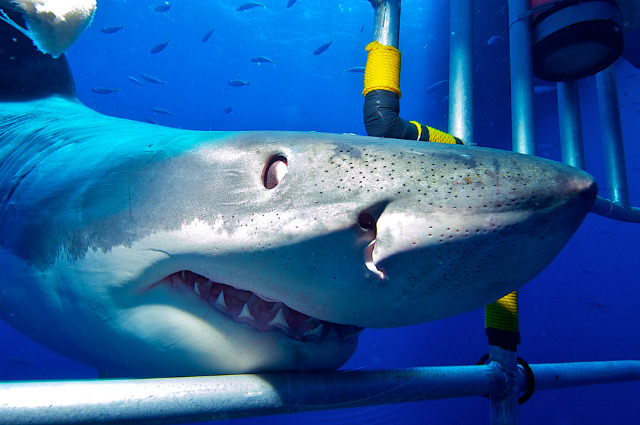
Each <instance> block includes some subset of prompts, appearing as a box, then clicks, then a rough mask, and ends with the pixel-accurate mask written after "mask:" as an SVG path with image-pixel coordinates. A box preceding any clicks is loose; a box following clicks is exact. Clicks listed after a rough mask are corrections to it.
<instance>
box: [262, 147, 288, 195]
mask: <svg viewBox="0 0 640 425" xmlns="http://www.w3.org/2000/svg"><path fill="white" fill-rule="evenodd" d="M288 170H289V167H288V165H287V158H285V157H284V156H282V155H275V156H273V157H271V159H270V160H269V162H267V165H266V166H265V167H264V170H263V171H262V184H264V187H266V188H267V189H273V188H274V187H276V186H277V185H278V184H280V182H281V181H282V179H283V178H284V176H285V174H287V171H288Z"/></svg>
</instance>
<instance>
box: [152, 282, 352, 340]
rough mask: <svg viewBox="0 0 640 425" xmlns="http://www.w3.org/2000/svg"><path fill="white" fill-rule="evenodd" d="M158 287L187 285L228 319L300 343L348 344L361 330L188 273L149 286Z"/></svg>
mask: <svg viewBox="0 0 640 425" xmlns="http://www.w3.org/2000/svg"><path fill="white" fill-rule="evenodd" d="M159 284H167V285H170V286H171V287H178V286H183V285H184V286H187V287H188V288H189V289H190V290H192V291H193V292H194V293H195V294H196V295H197V296H198V297H200V299H201V300H202V301H204V302H206V303H207V304H209V306H210V307H212V308H213V309H214V310H216V311H217V312H218V313H220V314H222V315H223V316H225V317H226V318H228V319H230V320H233V321H235V322H239V323H243V324H245V325H247V326H249V327H251V328H252V329H254V330H256V331H260V332H269V331H275V332H280V333H282V334H284V335H285V336H287V337H289V338H291V339H293V340H296V341H300V342H310V343H314V342H315V343H323V342H327V341H334V342H339V343H345V344H352V343H354V342H355V341H357V338H358V335H359V334H360V332H362V330H363V329H364V328H362V327H359V326H353V325H344V324H338V323H332V322H327V321H324V320H320V319H316V318H314V317H311V316H308V315H306V314H304V313H301V312H299V311H297V310H294V309H291V308H290V307H289V306H287V305H286V304H284V303H282V302H278V301H273V300H265V299H264V298H262V297H260V296H258V295H257V294H254V293H253V292H251V291H245V290H242V289H237V288H234V287H233V286H230V285H226V284H224V283H219V282H214V281H211V280H209V279H207V278H206V277H204V276H201V275H199V274H197V273H194V272H192V271H189V270H182V271H179V272H176V273H173V274H171V275H169V276H167V277H165V278H164V279H162V280H160V281H158V282H156V283H155V284H154V285H152V286H155V285H159Z"/></svg>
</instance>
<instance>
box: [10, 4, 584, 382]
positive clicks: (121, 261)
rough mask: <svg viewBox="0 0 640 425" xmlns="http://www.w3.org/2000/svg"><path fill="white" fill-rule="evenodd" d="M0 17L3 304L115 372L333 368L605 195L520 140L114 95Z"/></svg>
mask: <svg viewBox="0 0 640 425" xmlns="http://www.w3.org/2000/svg"><path fill="white" fill-rule="evenodd" d="M13 18H14V19H16V20H18V19H19V16H15V15H14V17H13ZM1 37H2V38H1V39H0V45H1V46H2V48H3V50H2V53H1V57H0V60H2V71H1V72H2V75H1V76H0V80H2V82H1V83H0V89H1V90H0V92H1V100H2V102H0V266H1V269H2V271H3V273H2V278H1V279H0V315H1V316H2V318H3V319H4V320H6V321H7V322H9V323H10V324H11V325H13V326H15V327H16V328H17V329H19V330H21V331H22V332H24V333H25V334H26V335H28V336H30V337H31V338H33V339H34V340H36V341H38V342H40V343H42V344H43V345H45V346H47V347H50V348H51V349H53V350H55V351H58V352H60V353H62V354H64V355H66V356H69V357H71V358H73V359H76V360H78V361H80V362H84V363H86V364H89V365H93V366H95V367H96V368H98V369H99V370H100V371H102V372H103V373H104V374H105V375H106V376H134V377H149V376H185V375H203V374H229V373H246V372H268V371H284V370H321V369H335V368H338V367H340V366H341V365H342V364H344V363H345V362H346V361H347V359H348V358H349V357H350V356H351V354H352V353H353V352H354V350H355V348H356V344H357V339H358V334H359V332H360V331H361V330H362V328H364V327H373V328H388V327H397V326H405V325H411V324H417V323H423V322H428V321H432V320H437V319H440V318H444V317H447V316H452V315H456V314H459V313H462V312H465V311H469V310H472V309H476V308H478V307H481V306H482V305H484V304H487V303H490V302H492V301H495V300H496V299H498V298H499V297H501V296H503V295H505V294H507V293H509V292H510V291H513V290H515V289H517V288H518V287H520V286H522V285H523V284H525V283H526V282H528V281H529V280H530V279H531V278H533V277H534V276H535V275H536V274H538V273H539V272H540V271H541V270H543V269H544V268H545V267H546V266H547V265H548V264H549V263H550V262H551V261H552V260H553V258H554V257H555V256H556V254H557V253H558V252H559V251H560V250H561V248H562V247H563V246H564V245H565V243H566V242H567V241H568V240H569V238H570V237H571V236H572V234H573V233H574V232H575V231H576V229H577V228H578V226H579V225H580V223H581V221H582V220H583V218H584V217H585V215H586V214H587V212H588V211H589V209H590V207H591V205H592V203H593V201H594V198H595V194H596V185H595V182H594V180H593V178H592V177H591V176H590V175H588V174H587V173H585V172H583V171H580V170H578V169H575V168H572V167H569V166H566V165H563V164H560V163H557V162H553V161H549V160H545V159H541V158H536V157H532V156H526V155H521V154H517V153H512V152H505V151H499V150H491V149H485V148H480V147H469V146H449V145H439V144H428V143H421V142H411V141H406V140H402V141H401V140H392V139H379V138H371V137H361V136H353V135H336V134H322V133H313V132H276V131H252V132H202V131H189V130H179V129H172V128H164V127H160V126H157V125H152V124H146V123H140V122H134V121H129V120H125V119H119V118H113V117H108V116H105V115H102V114H100V113H97V112H95V111H93V110H91V109H89V108H87V107H86V106H84V105H82V104H81V103H80V102H79V101H78V100H77V99H76V97H75V95H74V90H73V82H72V79H71V74H70V72H69V69H68V65H67V63H66V60H65V58H64V56H61V57H60V58H59V59H53V58H51V57H50V56H47V55H43V54H41V53H40V52H37V51H36V49H35V48H33V46H32V45H31V43H30V42H28V40H26V38H24V37H22V36H21V35H20V34H19V33H18V32H17V31H16V30H15V29H14V28H12V27H10V26H9V25H4V24H3V25H2V31H1ZM25 40H26V41H25Z"/></svg>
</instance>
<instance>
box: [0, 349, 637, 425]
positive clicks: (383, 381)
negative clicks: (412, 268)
mask: <svg viewBox="0 0 640 425" xmlns="http://www.w3.org/2000/svg"><path fill="white" fill-rule="evenodd" d="M531 369H532V370H533V372H534V375H535V380H536V389H538V390H545V389H553V388H563V387H569V386H578V385H590V384H602V383H609V382H621V381H632V380H640V361H617V362H588V363H561V364H541V365H531ZM506 382H507V381H506V379H505V376H504V375H503V372H502V371H501V370H500V368H499V367H497V365H495V364H489V365H483V366H449V367H425V368H410V369H399V370H380V371H363V370H359V371H345V372H334V373H310V374H300V373H283V374H268V375H231V376H206V377H189V378H163V379H139V380H102V381H44V382H12V383H2V384H0V423H2V424H6V425H11V424H27V423H29V424H33V425H37V424H88V423H91V424H107V423H121V424H127V423H130V424H134V423H135V424H156V423H179V422H194V421H207V420H220V419H229V418H240V417H248V416H264V415H270V414H283V413H293V412H302V411H310V410H327V409H339V408H346V407H362V406H371V405H380V404H390V403H403V402H408V401H420V400H432V399H440V398H451V397H465V396H474V395H475V396H478V395H479V396H484V395H487V394H489V393H496V392H498V391H501V389H502V388H503V387H504V384H505V383H506ZM516 382H517V383H518V387H519V388H524V387H525V386H526V377H525V376H524V373H522V371H521V373H520V375H519V376H518V378H517V379H516Z"/></svg>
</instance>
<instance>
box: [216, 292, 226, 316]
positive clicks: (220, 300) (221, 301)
mask: <svg viewBox="0 0 640 425" xmlns="http://www.w3.org/2000/svg"><path fill="white" fill-rule="evenodd" d="M213 304H214V305H215V306H217V307H220V308H221V309H223V310H224V311H227V303H225V302H224V291H220V294H218V298H216V301H215V302H214V303H213Z"/></svg>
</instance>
